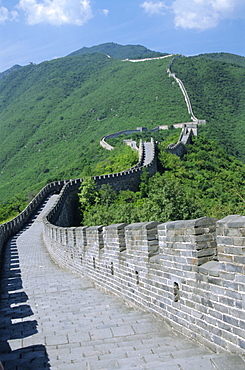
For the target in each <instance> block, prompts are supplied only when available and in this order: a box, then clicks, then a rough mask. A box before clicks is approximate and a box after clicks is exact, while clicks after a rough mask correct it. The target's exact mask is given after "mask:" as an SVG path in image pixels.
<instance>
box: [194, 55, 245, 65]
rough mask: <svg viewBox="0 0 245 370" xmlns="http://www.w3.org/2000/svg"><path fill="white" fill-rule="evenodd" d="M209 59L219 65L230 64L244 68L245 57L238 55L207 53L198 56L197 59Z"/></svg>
mask: <svg viewBox="0 0 245 370" xmlns="http://www.w3.org/2000/svg"><path fill="white" fill-rule="evenodd" d="M201 58H204V59H211V60H216V61H218V62H221V63H224V62H226V63H231V64H236V65H238V66H241V67H245V57H242V56H240V55H235V54H230V53H208V54H200V55H198V59H201Z"/></svg>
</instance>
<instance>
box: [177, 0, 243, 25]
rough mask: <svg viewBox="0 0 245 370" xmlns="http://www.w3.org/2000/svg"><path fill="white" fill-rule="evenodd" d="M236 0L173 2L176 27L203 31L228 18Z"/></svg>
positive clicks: (179, 0)
mask: <svg viewBox="0 0 245 370" xmlns="http://www.w3.org/2000/svg"><path fill="white" fill-rule="evenodd" d="M237 2H240V0H239V1H237V0H184V1H183V0H175V1H174V2H173V6H172V8H173V11H174V16H175V25H176V27H182V28H186V29H188V28H196V29H201V30H205V29H208V28H212V27H216V26H217V25H218V23H219V21H220V20H221V19H224V18H229V17H230V15H231V14H232V12H233V10H234V7H235V5H236V3H237Z"/></svg>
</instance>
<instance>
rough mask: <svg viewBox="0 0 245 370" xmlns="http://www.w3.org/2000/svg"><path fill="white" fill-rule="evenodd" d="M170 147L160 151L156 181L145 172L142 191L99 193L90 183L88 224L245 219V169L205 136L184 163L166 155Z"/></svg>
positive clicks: (85, 199)
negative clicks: (210, 218) (199, 218)
mask: <svg viewBox="0 0 245 370" xmlns="http://www.w3.org/2000/svg"><path fill="white" fill-rule="evenodd" d="M168 143H169V139H168V140H167V141H166V142H165V141H163V142H162V143H161V144H160V146H159V154H158V158H159V172H158V173H157V174H155V175H154V176H152V177H151V178H149V177H148V176H147V173H146V172H145V173H143V175H142V179H141V184H140V187H139V191H138V192H131V191H121V192H120V193H119V194H116V193H115V192H114V191H113V190H112V189H111V188H110V186H109V185H103V186H102V187H101V189H100V190H99V191H98V190H97V189H96V187H95V184H94V183H93V181H91V180H86V181H85V182H84V183H83V184H82V186H81V189H80V204H81V214H82V223H83V225H87V226H92V225H101V224H103V225H105V224H106V225H110V224H114V223H121V222H126V223H133V222H147V221H160V222H166V221H174V220H188V219H194V218H198V217H203V216H209V217H215V218H218V219H221V218H223V217H225V216H227V215H230V214H244V210H245V164H243V163H241V162H240V161H238V160H236V159H235V158H234V157H232V156H230V155H228V154H227V153H226V151H225V150H224V149H222V148H221V147H220V146H218V145H217V144H216V143H215V142H214V141H210V140H208V139H207V138H205V137H200V138H195V139H194V141H193V144H192V145H189V146H188V148H187V154H186V155H185V156H184V157H183V158H182V160H181V159H180V158H179V157H177V156H175V155H172V154H170V153H167V152H166V147H167V144H168Z"/></svg>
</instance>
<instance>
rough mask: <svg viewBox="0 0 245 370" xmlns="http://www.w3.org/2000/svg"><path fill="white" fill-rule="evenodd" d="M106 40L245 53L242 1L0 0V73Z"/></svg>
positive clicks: (193, 50)
mask: <svg viewBox="0 0 245 370" xmlns="http://www.w3.org/2000/svg"><path fill="white" fill-rule="evenodd" d="M105 42H115V43H118V44H121V45H127V44H140V45H143V46H146V47H147V48H149V49H151V50H156V51H161V52H167V53H181V54H184V55H196V54H200V53H206V52H222V51H223V52H229V53H234V54H238V55H242V56H245V0H164V1H160V0H151V1H145V0H0V72H2V71H4V70H6V69H8V68H10V67H11V66H12V65H14V64H20V65H26V64H28V63H29V62H33V63H40V62H42V61H45V60H51V59H53V58H57V57H62V56H66V55H67V54H69V53H71V52H73V51H75V50H78V49H80V48H82V47H83V46H88V47H89V46H93V45H99V44H101V43H105Z"/></svg>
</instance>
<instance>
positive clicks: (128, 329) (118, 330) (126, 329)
mask: <svg viewBox="0 0 245 370" xmlns="http://www.w3.org/2000/svg"><path fill="white" fill-rule="evenodd" d="M111 331H112V333H113V336H114V337H126V336H127V337H128V336H130V335H134V334H135V333H134V331H133V328H132V326H131V325H123V326H119V327H113V328H111Z"/></svg>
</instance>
